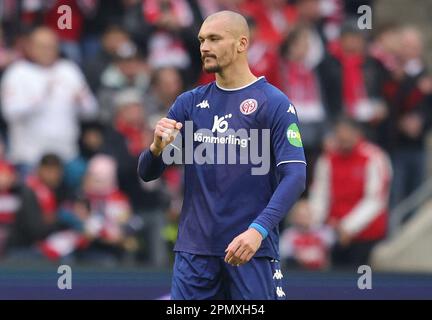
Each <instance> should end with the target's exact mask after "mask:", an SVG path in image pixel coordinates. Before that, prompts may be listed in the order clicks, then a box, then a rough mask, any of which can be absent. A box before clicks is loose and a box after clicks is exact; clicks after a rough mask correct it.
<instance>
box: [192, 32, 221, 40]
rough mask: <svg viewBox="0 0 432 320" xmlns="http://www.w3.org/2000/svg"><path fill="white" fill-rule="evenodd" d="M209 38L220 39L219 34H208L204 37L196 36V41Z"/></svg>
mask: <svg viewBox="0 0 432 320" xmlns="http://www.w3.org/2000/svg"><path fill="white" fill-rule="evenodd" d="M211 37H218V38H222V35H221V34H218V33H209V34H207V35H206V36H202V35H198V39H199V40H200V39H205V38H211Z"/></svg>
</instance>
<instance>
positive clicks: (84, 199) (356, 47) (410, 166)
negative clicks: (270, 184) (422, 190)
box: [0, 0, 432, 269]
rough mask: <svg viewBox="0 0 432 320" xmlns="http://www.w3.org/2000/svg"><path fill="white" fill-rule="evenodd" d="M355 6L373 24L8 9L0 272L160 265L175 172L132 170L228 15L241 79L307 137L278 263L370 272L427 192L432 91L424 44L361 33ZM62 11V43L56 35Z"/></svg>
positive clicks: (192, 8) (340, 6) (84, 3)
mask: <svg viewBox="0 0 432 320" xmlns="http://www.w3.org/2000/svg"><path fill="white" fill-rule="evenodd" d="M361 4H366V5H370V6H372V7H373V1H372V0H370V1H354V0H256V1H251V0H107V1H101V0H48V1H42V0H4V1H2V2H1V4H0V19H1V28H0V80H1V100H0V111H1V112H0V114H1V119H0V136H1V139H0V140H1V143H0V144H1V146H0V259H4V260H7V259H12V260H13V259H21V258H22V257H32V258H34V259H48V260H53V261H58V260H62V261H65V260H66V261H67V260H68V259H69V260H72V261H79V262H81V261H82V262H87V261H90V262H97V263H101V262H106V263H107V264H116V263H123V262H128V261H129V262H130V261H132V262H149V263H151V264H153V265H155V264H156V265H166V264H167V263H168V262H169V260H168V259H169V258H170V254H169V252H170V248H171V247H172V245H173V243H174V242H175V239H176V223H177V219H178V215H179V212H180V208H181V203H182V187H183V186H182V183H183V181H182V167H179V166H172V167H170V168H168V169H167V170H166V171H165V172H164V174H163V176H162V178H161V179H158V180H157V181H153V182H151V183H143V182H142V181H140V180H139V179H138V177H137V174H136V167H137V161H138V157H139V154H140V152H141V151H142V150H143V149H144V148H146V147H148V146H149V144H150V143H151V141H152V139H153V126H154V125H155V123H156V122H157V121H158V120H159V118H161V117H163V116H165V115H166V113H167V111H168V109H169V107H170V106H171V105H172V103H173V102H174V101H175V99H176V97H177V96H178V95H179V94H180V93H181V92H183V91H184V90H187V89H191V88H193V87H195V86H197V85H201V84H205V83H208V82H209V81H212V80H213V79H214V75H211V74H205V73H203V71H202V69H201V58H200V52H199V42H198V41H197V33H198V31H199V28H200V25H201V23H202V21H203V19H205V17H206V16H208V15H209V14H211V13H214V12H216V11H219V10H223V9H229V10H234V11H238V12H241V13H242V14H244V15H245V16H246V17H247V20H248V23H249V25H250V28H251V41H250V47H249V53H248V54H249V62H250V66H251V69H252V71H253V72H254V73H255V74H256V75H257V76H259V75H264V76H265V77H266V78H267V80H268V81H269V82H271V83H272V84H274V85H275V86H277V87H278V88H280V89H281V90H282V91H283V92H285V93H286V94H287V95H288V97H289V98H290V99H291V101H292V102H293V103H294V105H295V106H296V108H297V112H298V116H299V121H300V125H301V131H302V140H303V145H304V148H305V152H306V157H307V160H308V188H307V190H306V192H305V194H304V197H303V198H302V200H301V201H299V203H298V205H297V206H296V207H295V208H294V209H293V210H292V212H291V214H290V216H289V219H287V221H285V225H286V226H287V228H286V229H285V230H283V232H282V233H281V254H282V258H283V259H284V261H287V262H288V263H291V262H293V263H294V264H296V265H297V266H300V267H302V268H308V269H324V268H328V267H329V266H332V265H355V264H359V263H364V262H365V261H367V257H368V254H369V252H370V250H371V249H372V248H373V246H374V245H375V244H376V243H377V242H378V241H380V240H382V239H383V238H385V236H386V231H387V224H388V215H389V211H390V209H391V208H393V207H395V206H396V205H397V204H398V203H400V202H401V201H402V200H403V199H405V198H406V197H407V196H408V195H409V194H411V193H412V192H413V191H414V190H415V189H416V188H418V187H419V186H420V184H421V183H422V180H423V179H424V178H425V176H426V175H425V168H426V162H425V161H426V149H425V137H426V135H427V133H428V130H429V127H430V124H431V116H432V78H431V76H430V74H429V73H428V71H427V68H426V65H425V59H424V40H423V37H422V33H421V32H420V31H419V30H418V29H417V28H416V27H415V26H405V25H403V24H401V23H400V22H399V21H385V22H384V21H382V22H381V21H380V23H378V21H375V22H374V25H373V29H372V30H360V29H359V27H358V25H357V19H358V17H359V15H358V14H357V8H358V6H359V5H361ZM61 5H68V6H69V7H70V8H71V13H72V28H71V29H67V28H66V29H61V28H59V25H58V19H59V17H60V16H61V14H60V13H59V11H58V8H59V7H60V6H61ZM160 243H162V246H161V245H160ZM155 248H157V249H155ZM155 251H156V252H155ZM163 251H165V252H166V254H162V253H161V252H163ZM0 261H1V260H0Z"/></svg>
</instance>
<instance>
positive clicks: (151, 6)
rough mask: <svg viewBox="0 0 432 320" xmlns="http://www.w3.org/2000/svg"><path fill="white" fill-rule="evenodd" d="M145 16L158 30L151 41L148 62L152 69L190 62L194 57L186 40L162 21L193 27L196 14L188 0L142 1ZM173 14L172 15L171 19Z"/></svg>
mask: <svg viewBox="0 0 432 320" xmlns="http://www.w3.org/2000/svg"><path fill="white" fill-rule="evenodd" d="M142 9H143V15H144V19H145V20H146V21H147V22H148V23H149V24H151V25H153V26H155V27H157V30H156V31H155V32H154V33H153V34H152V35H151V36H150V38H149V40H148V50H149V54H148V62H149V64H150V66H151V67H152V68H161V67H166V66H174V67H177V68H180V69H185V68H187V67H188V66H189V65H190V57H189V54H188V52H187V50H186V47H185V45H184V44H183V42H182V40H181V39H180V38H179V37H177V36H175V35H174V33H173V32H172V30H166V29H165V28H164V27H163V26H161V24H162V25H163V24H165V23H167V20H170V21H171V22H170V23H173V24H175V25H176V29H179V28H187V27H190V26H192V24H193V22H194V17H193V13H192V9H191V8H190V6H189V4H188V2H187V1H186V0H175V1H174V0H168V1H164V2H163V3H162V1H159V0H144V1H143V4H142ZM168 17H169V18H168Z"/></svg>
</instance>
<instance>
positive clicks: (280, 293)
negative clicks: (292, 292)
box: [276, 287, 285, 298]
mask: <svg viewBox="0 0 432 320" xmlns="http://www.w3.org/2000/svg"><path fill="white" fill-rule="evenodd" d="M276 294H277V296H278V297H279V298H282V297H285V292H284V291H283V289H282V287H276Z"/></svg>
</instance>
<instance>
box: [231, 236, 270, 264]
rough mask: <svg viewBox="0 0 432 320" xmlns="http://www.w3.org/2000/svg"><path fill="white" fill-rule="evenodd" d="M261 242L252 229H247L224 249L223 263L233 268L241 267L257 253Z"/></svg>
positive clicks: (260, 237)
mask: <svg viewBox="0 0 432 320" xmlns="http://www.w3.org/2000/svg"><path fill="white" fill-rule="evenodd" d="M262 240H263V238H262V236H261V234H260V233H259V232H258V231H257V230H255V229H254V228H249V229H248V230H246V231H245V232H243V233H242V234H240V235H238V236H237V237H235V238H234V239H233V241H231V243H230V244H229V245H228V247H227V248H226V249H225V252H226V256H225V262H226V263H229V264H231V265H233V266H237V267H238V266H241V265H243V264H245V263H246V262H248V261H249V260H250V259H251V258H252V257H253V256H254V254H255V252H257V250H258V249H259V247H260V246H261V241H262Z"/></svg>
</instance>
